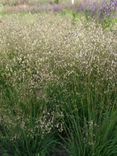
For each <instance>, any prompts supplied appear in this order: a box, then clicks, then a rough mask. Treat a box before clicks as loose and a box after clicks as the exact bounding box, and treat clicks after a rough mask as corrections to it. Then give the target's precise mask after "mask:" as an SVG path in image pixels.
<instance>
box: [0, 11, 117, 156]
mask: <svg viewBox="0 0 117 156" xmlns="http://www.w3.org/2000/svg"><path fill="white" fill-rule="evenodd" d="M33 16H34V19H36V20H35V21H33V22H29V21H25V20H21V19H23V17H19V16H11V17H8V18H5V19H4V20H3V21H2V23H1V24H0V60H1V61H0V147H1V149H2V153H4V155H5V154H7V153H8V154H9V155H10V156H11V155H12V156H33V155H34V156H48V155H51V153H53V152H52V151H54V150H55V149H56V148H57V145H58V140H60V144H62V143H63V144H64V145H63V147H64V148H65V149H66V151H67V152H68V153H69V155H70V156H88V155H89V156H116V155H117V150H116V146H117V134H116V131H117V126H116V124H117V119H116V115H117V111H116V108H117V97H116V91H117V90H116V82H117V72H116V69H117V54H116V52H117V45H116V41H117V39H116V37H115V34H114V33H113V32H111V31H109V30H104V29H103V28H102V25H101V24H97V23H96V22H95V21H88V22H87V21H86V20H84V19H83V20H82V21H80V20H79V22H77V21H74V22H73V19H72V18H68V17H61V16H60V15H52V14H51V15H46V14H45V15H42V16H41V15H40V16H37V15H33ZM66 28H67V29H66ZM0 152H1V151H0Z"/></svg>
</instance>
